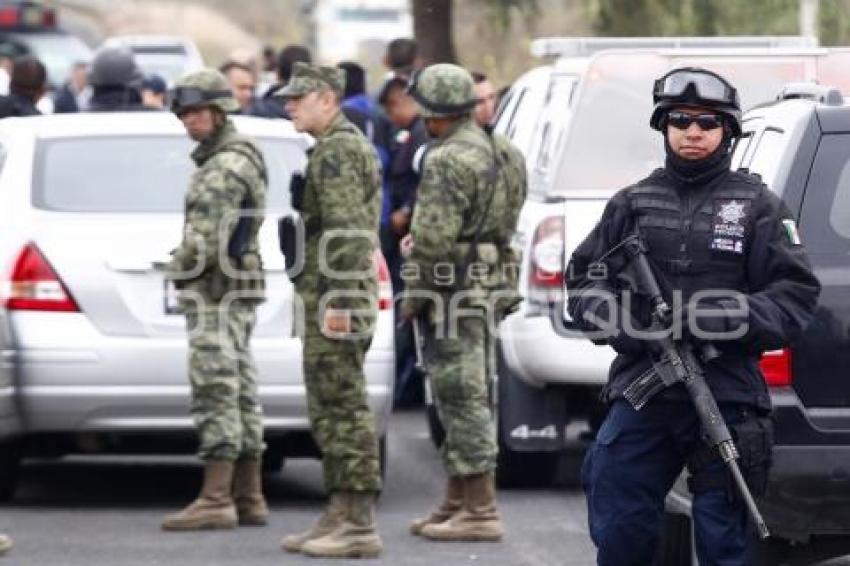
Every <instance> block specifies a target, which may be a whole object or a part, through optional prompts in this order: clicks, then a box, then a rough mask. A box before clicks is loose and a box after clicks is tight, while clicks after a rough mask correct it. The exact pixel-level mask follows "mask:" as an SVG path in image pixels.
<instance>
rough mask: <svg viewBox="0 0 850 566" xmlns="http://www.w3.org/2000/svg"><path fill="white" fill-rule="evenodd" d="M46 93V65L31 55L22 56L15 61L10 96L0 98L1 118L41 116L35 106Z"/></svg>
mask: <svg viewBox="0 0 850 566" xmlns="http://www.w3.org/2000/svg"><path fill="white" fill-rule="evenodd" d="M46 91H47V71H46V70H45V68H44V65H43V64H42V63H41V61H39V60H38V59H36V58H35V57H33V56H31V55H21V56H20V57H18V58H16V59H15V67H14V69H13V70H12V80H11V81H10V83H9V95H8V96H0V118H9V117H11V116H37V115H39V114H41V112H39V111H38V109H37V108H36V107H35V105H36V103H37V102H38V101H39V100H40V99H41V97H42V96H44V93H45V92H46Z"/></svg>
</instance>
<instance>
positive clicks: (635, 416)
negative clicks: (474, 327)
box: [567, 68, 820, 566]
mask: <svg viewBox="0 0 850 566" xmlns="http://www.w3.org/2000/svg"><path fill="white" fill-rule="evenodd" d="M653 97H654V101H655V110H654V112H653V114H652V118H651V120H650V124H651V126H652V127H653V128H655V129H657V130H659V131H661V132H662V133H663V134H664V137H665V148H666V152H667V159H666V163H665V166H664V167H663V168H661V169H658V170H656V171H655V172H653V173H652V174H651V175H650V176H649V177H647V178H646V179H644V180H642V181H640V182H638V183H637V184H635V185H632V186H631V187H627V188H626V189H623V190H621V191H620V192H618V193H617V194H616V195H615V196H614V197H613V198H612V199H611V200H610V202H609V203H608V205H607V207H606V208H605V211H604V213H603V215H602V218H601V219H600V220H599V223H598V224H597V225H596V227H595V228H594V229H593V231H592V232H591V233H590V235H589V236H588V237H587V239H585V241H584V242H582V243H581V245H579V247H578V248H577V249H576V251H575V253H574V254H573V256H572V260H571V262H570V266H569V267H568V269H567V289H568V291H569V312H570V315H571V316H572V317H573V319H574V320H575V321H576V322H577V323H578V324H580V325H582V326H583V327H584V330H586V331H592V332H594V333H595V337H596V338H597V339H599V337H600V336H602V337H603V338H604V341H605V342H607V343H608V344H609V345H611V346H612V347H613V348H614V349H615V350H616V351H617V353H618V354H619V355H618V356H617V358H616V359H615V360H614V362H613V363H612V366H611V369H610V372H609V378H608V384H607V386H606V389H605V391H604V394H603V398H604V400H605V401H606V402H607V403H608V404H609V410H608V414H607V416H606V418H605V421H604V422H603V424H602V426H601V427H600V429H599V432H598V434H597V438H596V442H595V443H594V444H593V446H592V447H591V448H590V449H589V450H588V453H587V456H586V459H585V463H584V467H583V470H582V482H583V485H584V489H585V492H586V495H587V505H588V521H589V524H590V533H591V537H592V538H593V541H594V543H595V544H596V546H597V547H598V556H597V561H598V563H599V564H600V565H616V566H628V565H635V566H638V565H640V566H643V565H646V564H651V563H652V559H653V555H654V553H655V548H656V546H657V543H658V540H659V533H660V530H661V520H662V516H663V512H664V498H665V496H666V494H667V492H668V491H669V490H670V488H671V487H672V485H673V483H674V482H675V480H676V478H677V477H678V476H679V474H680V472H681V471H682V469H683V467H684V466H685V465H687V466H688V468H689V471H690V473H691V477H690V479H689V487H690V490H691V492H692V493H693V509H692V514H693V520H694V536H695V541H696V552H697V555H698V557H699V560H700V563H701V564H724V565H742V566H743V565H745V564H750V558H749V557H748V556H749V553H750V552H751V549H750V548H749V547H750V540H751V539H752V537H751V536H750V535H749V533H748V528H747V522H748V518H747V512H746V508H745V506H744V504H743V502H742V500H741V499H740V498H739V497H738V496H737V495H736V496H730V494H731V493H734V489H733V488H732V487H730V485H729V483H728V482H729V479H728V477H727V474H726V472H725V466H724V465H723V463H722V461H721V460H720V459H719V455H718V454H717V453H716V450H711V449H709V448H708V447H707V446H706V445H705V444H704V442H703V439H702V432H701V430H700V424H699V421H698V420H697V416H696V412H695V410H694V408H693V405H692V403H691V402H690V399H689V397H688V395H687V393H686V391H685V389H684V386H683V385H682V384H675V385H672V386H670V387H667V388H666V389H664V390H662V391H661V392H660V393H658V394H656V395H655V396H653V397H651V399H650V400H649V401H648V402H647V403H646V405H645V406H643V407H642V408H640V410H637V409H635V407H633V406H632V405H631V404H630V403H629V402H627V401H626V400H625V399H624V397H623V392H624V390H625V389H626V387H628V386H629V385H630V384H632V383H633V382H634V381H635V380H636V379H637V378H638V377H639V376H641V375H643V374H644V373H645V372H647V371H648V370H650V369H651V363H652V359H653V358H654V357H656V355H657V353H656V352H654V349H653V348H652V345H651V342H649V341H647V340H644V339H643V338H646V337H647V336H646V335H645V334H641V333H640V332H636V329H641V328H644V327H645V326H646V325H647V318H648V314H649V309H648V307H647V305H645V304H644V302H643V301H641V300H639V299H640V297H635V298H634V300H632V296H631V294H630V293H629V292H628V291H627V290H625V289H622V288H621V286H620V285H619V284H618V282H617V278H616V276H615V275H616V274H615V271H616V268H615V266H613V265H612V264H609V263H599V260H600V258H601V257H602V256H603V255H604V254H605V253H606V252H607V251H608V250H610V249H611V248H613V247H614V246H615V245H617V244H618V243H619V242H621V241H622V240H623V239H625V238H626V237H627V236H629V235H631V234H634V233H637V234H638V235H639V236H640V237H641V239H642V240H643V241H644V243H645V244H646V247H647V249H648V256H649V260H650V264H651V265H652V267H653V270H654V271H655V274H656V276H657V278H658V279H659V281H661V285H662V290H663V292H664V294H665V295H666V296H665V299H666V300H667V301H668V303H669V304H671V305H678V308H676V309H675V310H676V315H675V316H674V317H673V320H672V321H671V328H670V329H669V330H670V332H673V338H674V339H678V340H685V341H688V342H690V343H691V344H694V345H699V344H702V343H706V342H710V343H713V344H714V345H715V346H716V348H717V349H718V350H719V352H720V355H719V357H717V358H715V359H713V360H711V361H708V362H706V363H705V366H704V369H705V374H706V381H707V382H708V385H709V387H710V388H711V390H712V392H713V394H714V395H715V397H716V399H717V401H718V404H719V406H720V410H721V413H722V414H723V417H724V419H725V420H726V423H727V424H728V425H729V427H730V428H731V429H732V431H733V435H735V434H736V432H737V431H743V430H748V431H755V432H754V433H753V434H748V435H746V436H747V438H748V440H744V439H743V437H741V435H739V441H738V449H739V451H740V452H741V461H742V462H745V461H746V462H748V464H749V466H747V467H746V469H745V470H744V473H745V475H746V476H747V481H748V483H749V484H750V489H751V491H753V492H754V495H756V496H758V494H759V491H761V490H763V489H764V487H765V486H766V481H767V468H768V466H769V462H770V444H771V436H772V435H771V425H770V421H769V419H767V418H766V415H767V413H768V412H769V410H770V397H769V395H768V391H767V387H766V385H765V382H764V380H763V378H762V375H761V373H760V371H759V367H758V362H759V356H760V354H761V353H762V352H764V351H766V350H774V349H778V348H781V347H783V346H784V345H786V344H788V343H789V342H791V341H793V340H794V339H795V338H796V337H798V336H799V335H800V334H801V333H802V332H803V330H804V329H805V327H806V325H807V324H808V323H809V321H810V320H811V317H812V313H813V310H814V308H815V305H816V303H817V297H818V294H819V292H820V284H819V283H818V281H817V279H816V278H815V276H814V275H813V273H812V271H811V267H810V265H809V262H808V259H807V257H806V254H805V250H804V248H803V246H802V245H801V243H800V240H799V237H798V235H797V231H796V224H795V221H794V218H793V216H792V214H791V212H790V211H789V210H788V208H787V207H786V205H785V204H784V203H783V202H782V200H781V199H780V198H779V197H777V196H776V195H775V194H773V193H771V192H770V191H769V190H768V188H767V187H766V186H765V185H764V184H763V183H762V182H761V180H760V179H759V178H757V177H754V176H751V175H748V174H746V173H741V172H733V171H731V170H730V160H731V154H730V147H731V142H732V140H733V139H734V138H735V137H737V136H739V135H740V134H741V110H740V103H739V101H738V94H737V91H736V90H735V88H734V87H732V85H730V84H729V83H728V82H726V81H725V80H724V79H723V78H722V77H720V76H718V75H716V74H714V73H712V72H710V71H706V70H704V69H696V68H683V69H675V70H673V71H671V72H670V73H668V74H667V75H665V76H664V77H662V78H661V79H659V80H658V81H656V83H655V89H654V96H653Z"/></svg>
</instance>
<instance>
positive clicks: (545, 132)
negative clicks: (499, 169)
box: [526, 75, 576, 195]
mask: <svg viewBox="0 0 850 566" xmlns="http://www.w3.org/2000/svg"><path fill="white" fill-rule="evenodd" d="M575 85H576V77H575V76H574V75H553V77H552V82H551V83H550V84H549V91H548V92H547V95H546V99H545V103H544V106H543V108H542V109H541V111H540V119H539V123H538V126H537V127H538V128H539V130H538V132H537V134H536V135H535V136H534V138H533V140H534V141H533V142H532V145H531V148H530V149H529V152H528V155H527V156H526V159H527V161H528V164H529V171H530V177H529V192H530V193H531V194H532V195H545V192H546V189H547V188H548V186H549V179H550V174H551V172H552V168H553V167H554V166H555V165H556V164H557V162H556V161H555V158H556V156H557V155H558V149H559V148H560V146H561V144H562V143H563V136H564V132H565V130H566V127H567V125H568V123H569V117H570V113H569V109H570V100H571V99H572V95H573V91H574V89H575Z"/></svg>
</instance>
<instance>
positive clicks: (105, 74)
mask: <svg viewBox="0 0 850 566" xmlns="http://www.w3.org/2000/svg"><path fill="white" fill-rule="evenodd" d="M142 78H143V75H142V71H141V70H140V69H139V67H138V65H136V59H135V57H134V56H133V52H132V51H130V48H129V47H124V46H122V47H106V48H104V49H101V50H99V51H98V52H97V54H96V55H95V57H94V60H93V61H92V65H91V71H89V84H91V85H92V86H93V87H110V86H111V87H124V88H138V87H139V86H140V85H141V82H142Z"/></svg>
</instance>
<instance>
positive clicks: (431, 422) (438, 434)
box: [425, 403, 446, 448]
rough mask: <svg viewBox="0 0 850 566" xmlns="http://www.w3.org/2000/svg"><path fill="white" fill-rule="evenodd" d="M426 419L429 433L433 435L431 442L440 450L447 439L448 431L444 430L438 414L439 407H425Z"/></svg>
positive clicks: (430, 404)
mask: <svg viewBox="0 0 850 566" xmlns="http://www.w3.org/2000/svg"><path fill="white" fill-rule="evenodd" d="M425 417H426V418H427V419H428V433H429V434H430V435H431V442H433V443H434V446H435V447H436V448H440V447H441V446H442V445H443V441H444V440H445V439H446V429H444V428H443V423H442V422H441V421H440V415H439V414H438V413H437V406H436V405H434V403H428V404H426V405H425Z"/></svg>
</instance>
